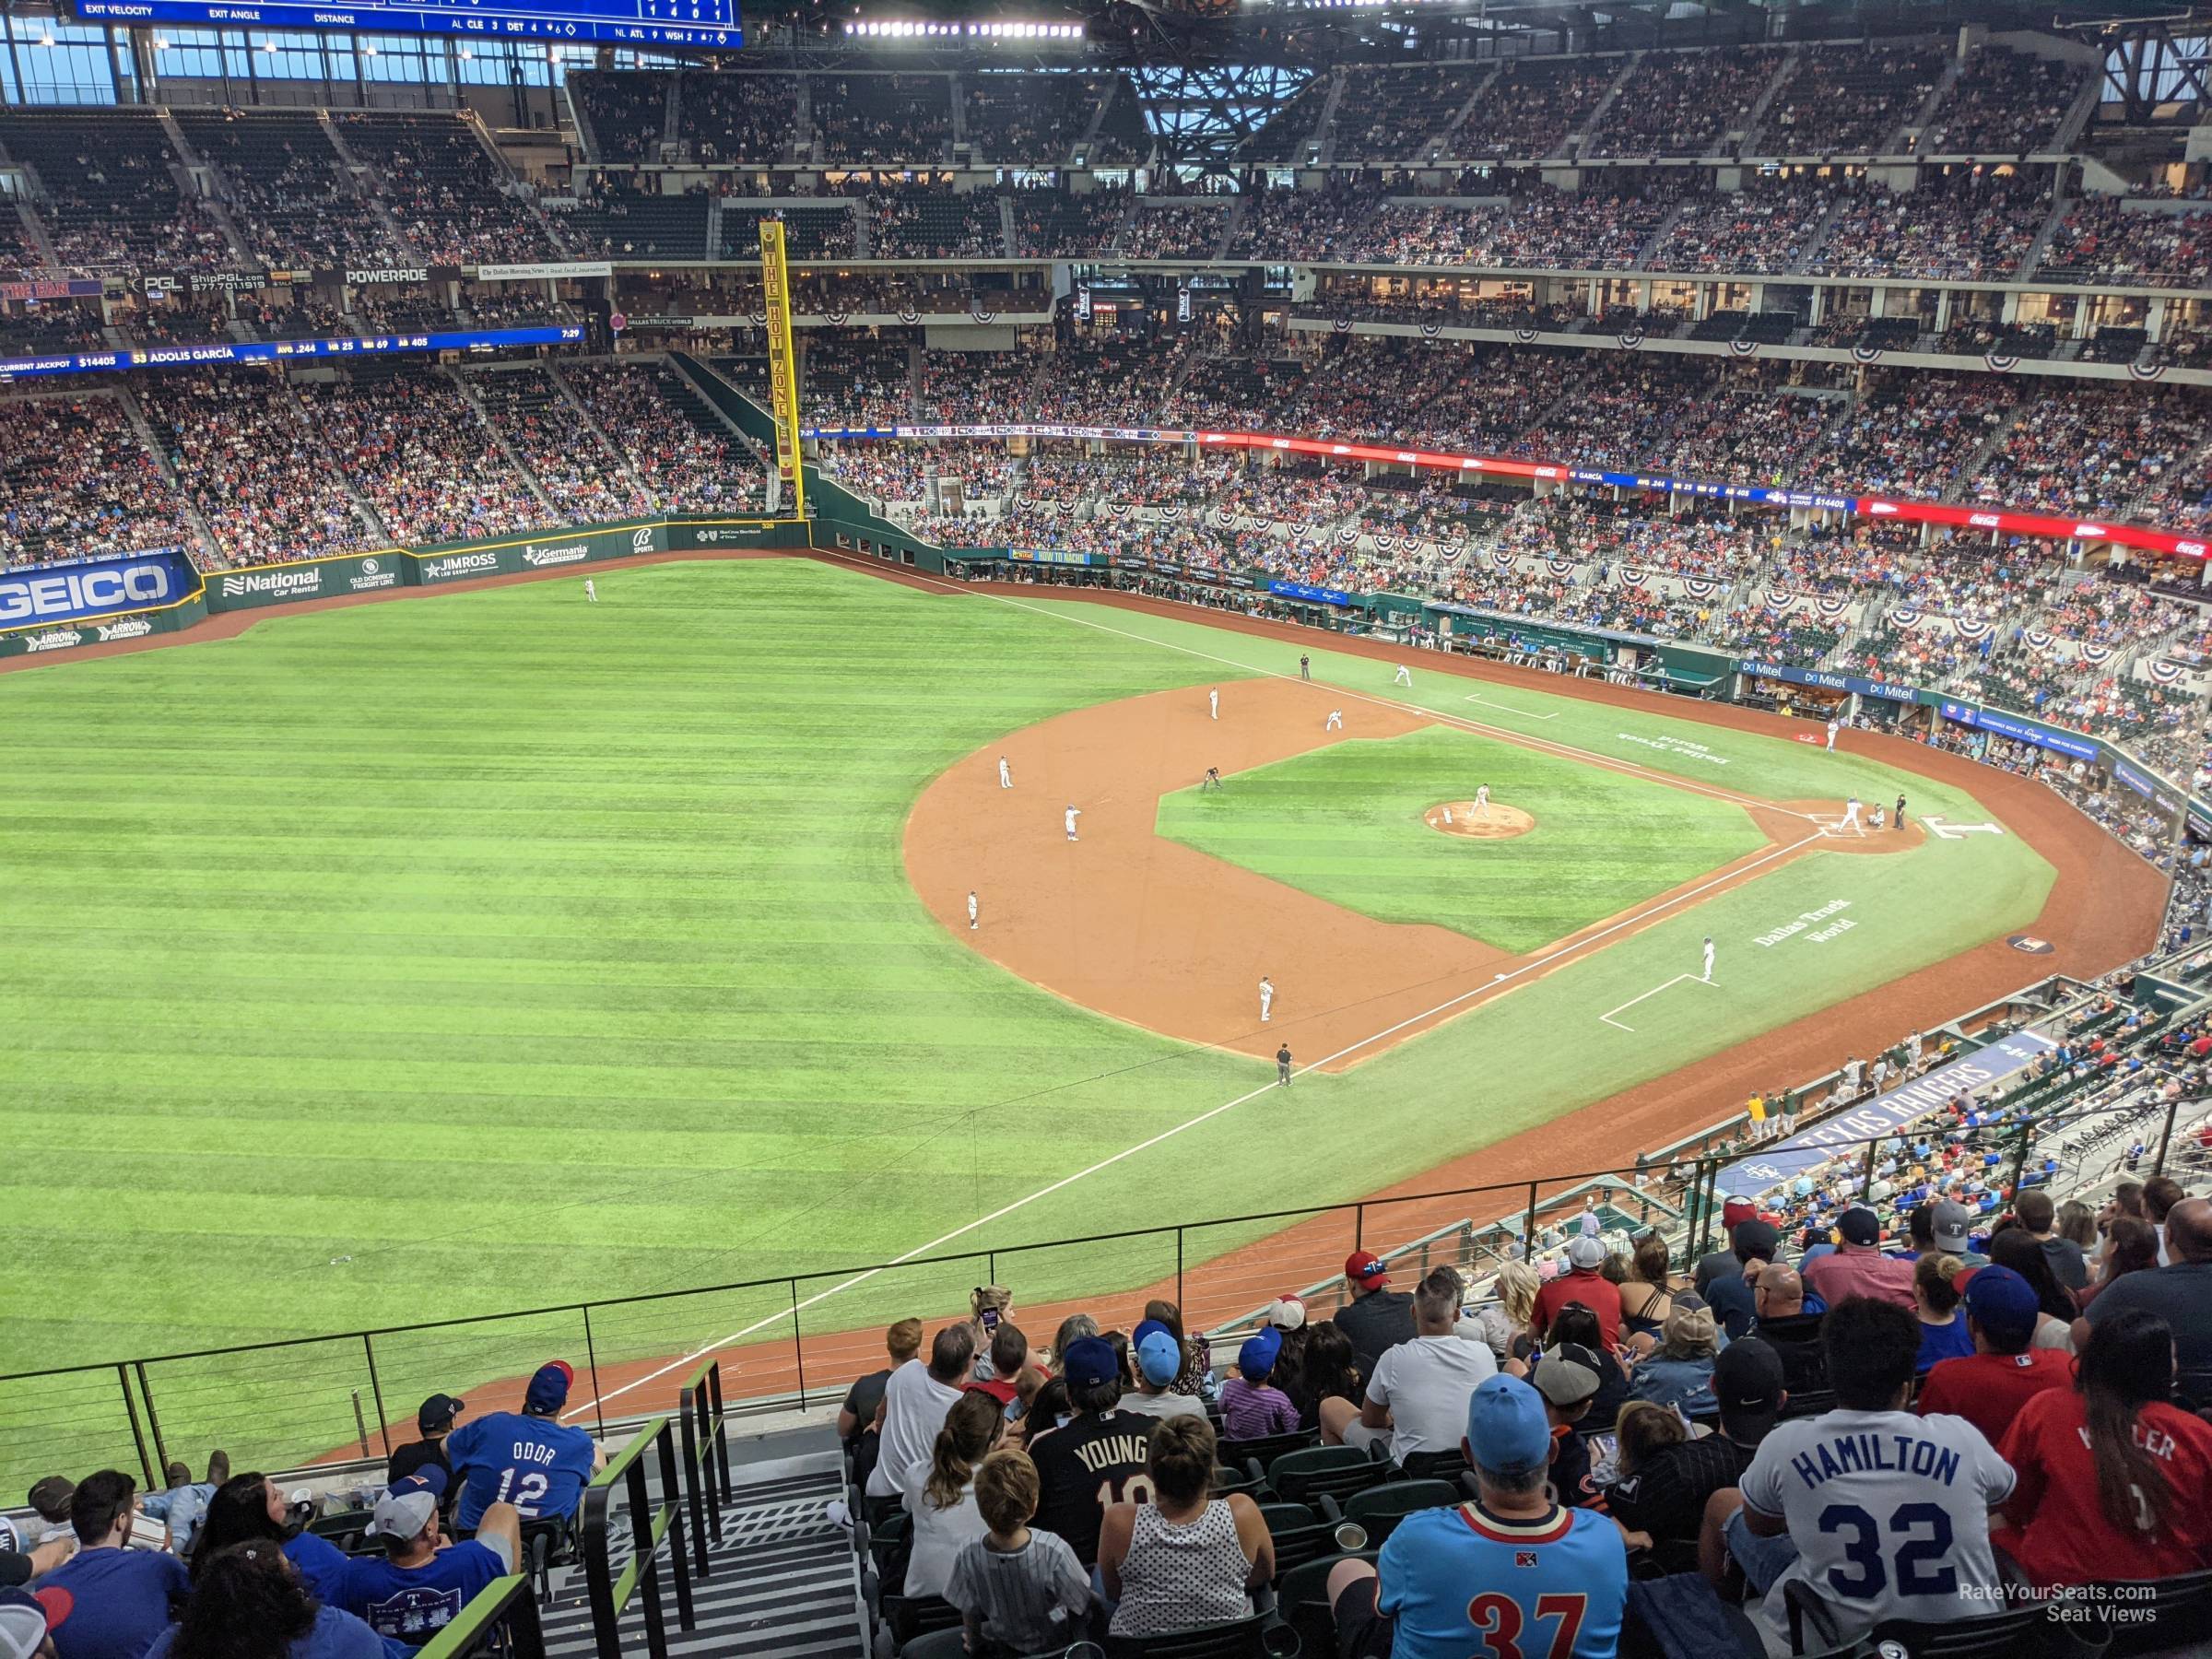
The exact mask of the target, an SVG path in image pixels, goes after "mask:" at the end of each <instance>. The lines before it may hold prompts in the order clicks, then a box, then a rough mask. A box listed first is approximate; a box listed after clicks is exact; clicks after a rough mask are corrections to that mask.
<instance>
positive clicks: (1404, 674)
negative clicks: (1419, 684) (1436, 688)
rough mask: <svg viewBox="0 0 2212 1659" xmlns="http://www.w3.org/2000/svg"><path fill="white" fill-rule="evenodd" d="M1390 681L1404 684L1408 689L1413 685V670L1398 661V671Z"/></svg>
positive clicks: (1400, 684) (1394, 683) (1395, 683)
mask: <svg viewBox="0 0 2212 1659" xmlns="http://www.w3.org/2000/svg"><path fill="white" fill-rule="evenodd" d="M1391 683H1392V684H1393V685H1398V686H1405V687H1406V688H1409V689H1410V688H1411V687H1412V685H1413V670H1412V669H1410V668H1408V667H1406V665H1405V664H1403V663H1400V664H1399V665H1398V672H1397V674H1396V675H1395V676H1394V677H1393V679H1392V681H1391Z"/></svg>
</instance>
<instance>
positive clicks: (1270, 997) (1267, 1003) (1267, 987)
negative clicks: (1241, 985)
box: [1260, 973, 1275, 1025]
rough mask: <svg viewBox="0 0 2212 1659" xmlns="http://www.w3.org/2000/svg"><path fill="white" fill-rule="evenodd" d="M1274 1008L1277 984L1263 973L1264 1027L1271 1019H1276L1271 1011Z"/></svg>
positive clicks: (1261, 1018)
mask: <svg viewBox="0 0 2212 1659" xmlns="http://www.w3.org/2000/svg"><path fill="white" fill-rule="evenodd" d="M1274 1006H1275V982H1274V981H1273V980H1271V979H1269V978H1268V977H1267V976H1266V975H1265V974H1264V973H1263V974H1261V975H1260V1023H1261V1024H1262V1025H1265V1024H1266V1023H1267V1022H1268V1020H1269V1019H1271V1018H1274V1016H1273V1014H1272V1013H1271V1011H1270V1010H1272V1009H1273V1008H1274Z"/></svg>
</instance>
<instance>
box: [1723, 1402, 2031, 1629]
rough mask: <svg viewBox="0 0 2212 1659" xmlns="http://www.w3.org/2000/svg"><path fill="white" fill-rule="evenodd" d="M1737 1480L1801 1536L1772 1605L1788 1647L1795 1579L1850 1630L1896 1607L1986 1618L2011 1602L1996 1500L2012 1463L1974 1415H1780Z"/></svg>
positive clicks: (1771, 1621)
mask: <svg viewBox="0 0 2212 1659" xmlns="http://www.w3.org/2000/svg"><path fill="white" fill-rule="evenodd" d="M1737 1485H1738V1488H1739V1489H1740V1490H1741V1491H1742V1492H1743V1495H1744V1502H1745V1503H1746V1504H1747V1505H1748V1506H1749V1507H1750V1508H1751V1509H1753V1510H1754V1511H1756V1512H1759V1514H1762V1515H1766V1516H1769V1517H1771V1518H1776V1519H1780V1520H1783V1521H1786V1522H1787V1523H1788V1524H1789V1532H1790V1540H1791V1542H1792V1543H1794V1544H1795V1545H1796V1546H1797V1559H1796V1560H1794V1561H1793V1562H1792V1563H1791V1564H1790V1565H1789V1567H1788V1568H1787V1569H1786V1570H1785V1571H1783V1575H1782V1577H1781V1578H1780V1579H1778V1580H1777V1581H1776V1582H1775V1583H1774V1585H1773V1587H1772V1588H1771V1589H1770V1590H1769V1591H1768V1593H1767V1599H1766V1604H1765V1606H1764V1607H1763V1608H1762V1609H1761V1618H1762V1620H1763V1622H1764V1623H1765V1625H1766V1626H1767V1630H1768V1633H1769V1635H1770V1637H1771V1638H1775V1639H1779V1641H1781V1643H1782V1647H1783V1651H1784V1652H1786V1651H1788V1644H1789V1630H1790V1617H1789V1606H1788V1603H1787V1602H1786V1600H1785V1599H1784V1593H1785V1592H1786V1590H1787V1589H1788V1587H1789V1585H1790V1584H1791V1583H1803V1584H1804V1585H1805V1586H1806V1588H1807V1589H1809V1590H1810V1591H1812V1592H1813V1594H1815V1595H1817V1596H1818V1598H1819V1599H1820V1600H1821V1601H1823V1602H1825V1603H1826V1604H1827V1605H1828V1608H1829V1611H1830V1613H1831V1614H1832V1615H1833V1617H1834V1619H1835V1623H1836V1638H1837V1640H1838V1641H1853V1640H1855V1639H1856V1638H1857V1637H1859V1636H1862V1635H1864V1634H1865V1632H1866V1631H1868V1630H1872V1629H1873V1628H1874V1626H1875V1625H1877V1624H1878V1623H1879V1622H1881V1621H1882V1620H1883V1619H1885V1618H1914V1619H1927V1620H1931V1621H1934V1620H1942V1619H1952V1618H1980V1617H1981V1616H1982V1615H1983V1614H1986V1613H1992V1612H1994V1611H1996V1610H1998V1609H1999V1608H2001V1607H2003V1606H2004V1605H2005V1603H2004V1599H2003V1596H2004V1593H2003V1590H2002V1589H2001V1587H2000V1581H1999V1579H1998V1577H1997V1562H1996V1557H1995V1554H1994V1552H1993V1551H1992V1550H1991V1548H1990V1547H1989V1512H1990V1511H1991V1510H1992V1509H1994V1508H1995V1507H1996V1506H1997V1505H1998V1504H2000V1503H2002V1502H2004V1501H2005V1500H2006V1498H2008V1497H2010V1496H2011V1494H2012V1488H2013V1475H2012V1465H2009V1464H2007V1463H2006V1461H2005V1460H2004V1459H2003V1458H2001V1457H1999V1456H1998V1455H1997V1453H1996V1451H1995V1449H1994V1448H1993V1447H1992V1446H1991V1445H1990V1443H1989V1441H1986V1440H1984V1439H1983V1436H1982V1431H1981V1430H1979V1429H1977V1428H1975V1427H1974V1426H1973V1425H1972V1424H1971V1423H1970V1422H1968V1421H1967V1420H1966V1419H1965V1418H1956V1417H1942V1416H1938V1417H1924V1418H1921V1417H1914V1416H1913V1415H1912V1413H1911V1412H1908V1411H1830V1412H1828V1413H1827V1414H1825V1415H1824V1416H1821V1417H1817V1418H1799V1419H1797V1420H1795V1421H1792V1422H1784V1423H1781V1424H1778V1425H1777V1426H1776V1427H1775V1429H1774V1430H1773V1431H1772V1432H1771V1433H1770V1434H1769V1435H1768V1436H1767V1438H1766V1439H1765V1440H1763V1441H1760V1442H1759V1452H1758V1454H1757V1455H1756V1456H1754V1457H1753V1458H1752V1460H1751V1466H1750V1467H1749V1468H1747V1469H1746V1470H1745V1471H1744V1477H1743V1479H1742V1480H1741V1481H1739V1482H1738V1483H1737ZM1769 1645H1770V1647H1771V1646H1772V1642H1771V1641H1770V1644H1769Z"/></svg>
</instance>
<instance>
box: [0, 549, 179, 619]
mask: <svg viewBox="0 0 2212 1659" xmlns="http://www.w3.org/2000/svg"><path fill="white" fill-rule="evenodd" d="M198 586H199V581H198V578H197V577H196V576H195V575H194V572H193V569H192V564H191V562H190V561H189V560H188V559H185V557H184V555H183V554H182V553H178V552H173V551H170V550H167V549H164V550H162V551H160V552H155V553H134V554H131V555H129V556H128V557H126V558H123V559H99V560H96V561H94V562H92V563H89V564H79V565H69V566H65V567H64V568H62V569H58V570H47V571H9V572H8V573H6V574H5V575H0V628H34V627H37V626H39V625H40V624H41V623H47V622H81V621H84V620H86V619H87V618H92V617H108V616H113V615H114V614H115V613H117V612H118V611H135V610H148V609H151V608H152V607H154V606H161V605H173V604H175V603H176V602H177V601H178V600H180V599H182V598H183V597H184V596H185V595H186V594H190V593H192V592H193V591H194V589H196V588H197V587H198Z"/></svg>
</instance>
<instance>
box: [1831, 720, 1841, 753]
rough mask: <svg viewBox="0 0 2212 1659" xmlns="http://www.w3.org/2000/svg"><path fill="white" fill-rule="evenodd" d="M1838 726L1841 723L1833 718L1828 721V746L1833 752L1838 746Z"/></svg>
mask: <svg viewBox="0 0 2212 1659" xmlns="http://www.w3.org/2000/svg"><path fill="white" fill-rule="evenodd" d="M1838 727H1839V723H1838V722H1836V721H1833V720H1831V721H1830V722H1829V723H1828V747H1829V750H1830V753H1831V754H1832V753H1833V752H1834V750H1835V747H1836V732H1837V730H1838Z"/></svg>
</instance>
